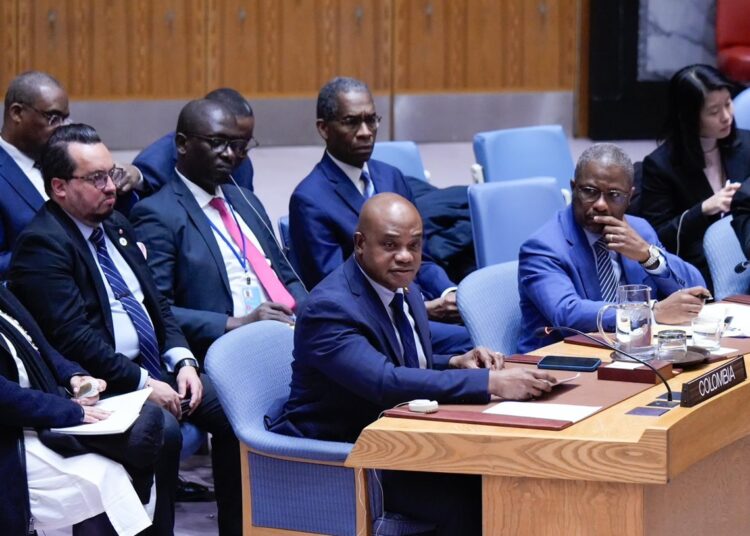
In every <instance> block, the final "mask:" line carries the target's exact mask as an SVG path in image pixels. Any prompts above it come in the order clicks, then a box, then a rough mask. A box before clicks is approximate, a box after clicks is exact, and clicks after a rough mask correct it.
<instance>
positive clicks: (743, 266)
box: [734, 261, 750, 274]
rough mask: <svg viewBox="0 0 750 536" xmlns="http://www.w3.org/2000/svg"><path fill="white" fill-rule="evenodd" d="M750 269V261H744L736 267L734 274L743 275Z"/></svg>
mask: <svg viewBox="0 0 750 536" xmlns="http://www.w3.org/2000/svg"><path fill="white" fill-rule="evenodd" d="M748 268H750V261H742V262H741V263H739V264H738V265H737V266H735V267H734V273H736V274H741V273H742V272H744V271H745V270H747V269H748Z"/></svg>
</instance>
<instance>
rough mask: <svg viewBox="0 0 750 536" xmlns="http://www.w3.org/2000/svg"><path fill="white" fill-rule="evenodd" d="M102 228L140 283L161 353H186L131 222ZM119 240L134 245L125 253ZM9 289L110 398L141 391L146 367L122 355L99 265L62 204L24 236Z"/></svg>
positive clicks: (118, 218)
mask: <svg viewBox="0 0 750 536" xmlns="http://www.w3.org/2000/svg"><path fill="white" fill-rule="evenodd" d="M103 227H104V232H105V233H106V234H107V236H108V237H109V238H110V240H111V241H112V243H113V244H114V245H115V247H117V249H118V251H119V252H120V254H122V256H123V258H124V259H125V260H126V262H127V263H128V264H129V265H130V267H131V268H132V270H133V272H134V273H135V275H136V277H137V278H138V281H139V282H140V285H141V289H142V291H143V295H144V305H145V307H146V310H147V311H148V314H149V316H150V317H151V321H152V322H153V324H154V328H155V331H156V337H157V341H158V342H159V348H160V350H161V352H162V353H164V352H165V351H166V350H168V349H170V348H174V347H179V346H181V347H186V348H187V341H186V340H185V337H184V336H183V335H182V332H180V328H179V327H178V326H177V323H176V321H175V319H174V317H173V316H172V312H171V311H170V309H169V303H168V302H167V300H166V299H165V298H164V296H162V295H161V293H160V292H159V291H158V290H157V288H156V285H155V284H154V280H153V278H152V277H151V272H150V271H149V269H148V265H147V264H146V261H145V259H144V258H143V255H142V254H141V251H140V249H139V248H138V246H137V243H136V238H135V234H134V233H133V230H132V228H131V227H130V224H129V223H128V221H127V220H126V219H125V218H124V217H123V216H122V215H121V214H119V213H117V212H114V213H113V214H112V216H110V217H109V218H107V219H106V220H105V221H104V223H103ZM120 238H124V239H125V240H126V241H127V245H125V246H123V245H122V244H121V243H120ZM9 282H10V288H11V290H12V291H13V292H14V293H15V294H16V296H18V298H19V299H20V300H21V302H22V303H23V304H24V305H25V306H26V307H27V308H28V310H29V311H30V312H31V314H32V315H34V318H35V319H36V320H37V322H38V323H39V325H40V326H41V328H42V330H43V331H44V333H45V335H46V336H47V339H48V340H49V341H50V343H52V345H54V347H55V348H57V349H58V350H59V351H60V352H61V353H62V354H64V355H66V356H70V357H72V358H75V360H76V361H77V362H79V363H81V364H82V365H83V366H84V367H86V369H88V370H89V371H90V372H91V373H92V374H94V375H95V376H96V377H98V378H103V379H105V380H106V381H107V383H108V391H110V392H115V393H117V392H128V391H132V390H134V389H136V388H137V386H138V384H139V382H140V378H141V372H140V367H139V366H138V365H137V364H136V363H135V362H133V361H130V359H128V358H127V357H125V356H124V355H122V354H119V353H117V352H115V348H114V345H115V341H114V331H113V326H112V313H111V310H110V308H109V300H108V298H107V291H106V289H105V286H104V282H103V281H102V278H101V276H100V274H99V270H98V268H97V264H96V260H95V259H94V256H93V254H92V253H91V251H90V250H89V247H88V244H87V243H86V241H85V240H84V238H83V236H82V235H81V233H80V231H79V230H78V228H77V227H76V225H75V223H74V222H73V220H72V219H71V218H70V217H69V216H68V215H67V214H66V213H65V212H64V211H63V210H62V209H61V208H60V207H59V206H58V205H57V204H56V203H55V202H53V201H48V202H47V203H45V205H44V207H42V209H41V210H40V211H39V213H38V214H37V215H36V216H35V217H34V219H33V220H31V222H30V223H29V224H28V225H27V227H26V229H25V230H24V231H23V233H21V235H20V236H19V237H18V241H17V243H16V247H15V249H14V251H13V258H12V260H11V269H10V277H9Z"/></svg>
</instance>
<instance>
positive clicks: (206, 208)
mask: <svg viewBox="0 0 750 536" xmlns="http://www.w3.org/2000/svg"><path fill="white" fill-rule="evenodd" d="M175 171H176V172H177V176H178V177H180V179H182V182H183V183H184V184H185V186H186V187H187V189H188V190H190V193H191V194H193V197H194V198H195V201H196V202H197V203H198V206H199V207H200V208H201V210H202V211H203V214H205V215H206V218H208V221H209V222H211V224H212V225H211V230H212V231H213V233H214V238H215V239H216V244H217V245H218V246H219V251H220V252H221V258H222V259H223V261H224V266H225V268H226V270H227V279H229V288H230V289H231V291H232V309H233V314H232V316H236V317H239V316H244V315H246V314H247V313H248V312H249V311H247V310H246V307H245V300H244V297H243V296H242V289H243V288H244V287H246V286H247V279H248V277H250V278H251V280H252V281H253V282H254V283H256V284H257V285H258V288H259V289H260V295H261V300H260V302H261V303H263V302H264V301H268V296H267V295H266V292H265V290H263V286H262V285H260V283H259V282H258V278H257V276H256V275H255V271H253V268H252V266H251V265H250V262H249V261H245V266H246V267H247V272H246V271H245V268H243V267H242V263H240V260H239V258H238V257H241V256H242V250H241V249H240V248H239V247H237V245H236V244H235V243H234V241H233V240H232V237H231V236H230V235H229V231H228V230H227V228H226V226H225V225H224V222H223V221H222V220H221V215H220V214H219V211H218V210H216V209H215V208H214V207H212V206H211V205H209V203H210V202H211V200H212V199H213V198H214V197H220V198H222V199H224V202H225V203H226V205H227V209H228V210H229V211H230V212H233V213H234V215H235V216H236V218H237V223H238V224H239V226H240V230H241V231H242V234H243V235H245V238H247V239H248V240H249V241H250V242H252V244H253V245H254V246H255V247H256V248H258V251H261V252H263V254H264V255H265V252H264V251H263V248H262V247H261V245H260V242H258V238H257V237H256V236H255V234H254V233H253V232H252V231H251V230H250V228H249V227H248V226H247V224H246V223H245V221H244V220H243V219H242V216H240V215H239V214H238V213H237V212H235V211H234V209H233V208H232V207H231V206H230V204H229V202H228V201H227V199H226V197H225V196H224V192H223V191H222V190H221V186H219V187H217V188H216V193H215V194H214V195H211V194H209V193H208V192H207V191H205V190H204V189H203V188H201V187H200V186H198V185H197V184H195V183H194V182H192V181H190V180H189V179H188V178H187V177H185V176H184V175H183V174H182V173H180V172H179V171H177V169H175ZM217 229H219V230H220V231H221V233H219V232H218V231H217ZM222 235H223V238H222ZM227 242H229V244H227ZM230 244H231V246H230ZM266 262H267V263H268V265H269V266H270V265H271V261H270V260H269V259H268V257H267V256H266Z"/></svg>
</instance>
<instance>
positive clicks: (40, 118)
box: [0, 71, 139, 279]
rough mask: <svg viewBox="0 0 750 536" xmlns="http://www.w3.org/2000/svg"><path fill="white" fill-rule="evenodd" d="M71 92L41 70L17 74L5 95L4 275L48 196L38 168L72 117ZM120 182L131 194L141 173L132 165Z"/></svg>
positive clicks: (0, 219)
mask: <svg viewBox="0 0 750 536" xmlns="http://www.w3.org/2000/svg"><path fill="white" fill-rule="evenodd" d="M69 114H70V111H69V109H68V95H67V93H66V92H65V89H63V87H62V86H61V85H60V83H59V82H58V81H57V80H55V79H54V78H52V77H51V76H50V75H48V74H46V73H42V72H38V71H30V72H27V73H23V74H21V75H19V76H17V77H16V78H14V79H13V80H12V81H11V83H10V85H9V86H8V90H7V92H6V93H5V108H4V113H3V127H2V130H0V279H4V278H5V276H6V275H7V272H8V265H9V263H10V252H11V250H12V249H13V244H14V243H15V241H16V238H17V237H18V234H19V233H20V232H21V231H22V230H23V229H24V227H25V226H26V224H28V223H29V221H30V220H31V218H33V217H34V214H36V212H37V210H39V208H41V206H42V204H43V203H44V202H45V201H46V200H47V193H46V192H45V191H44V185H43V181H42V175H41V173H40V172H39V169H38V168H36V167H35V165H34V164H35V162H36V161H37V160H38V158H39V154H40V152H41V149H42V147H43V146H44V144H45V143H46V141H47V139H48V138H49V137H50V135H51V134H52V133H53V132H54V131H55V129H57V128H58V127H59V126H61V125H63V124H65V123H66V122H67V121H68V117H69ZM126 167H127V171H128V172H127V173H126V174H125V175H123V177H122V180H121V182H120V183H119V184H118V185H117V186H118V191H120V192H121V193H123V194H125V193H128V192H130V190H131V189H132V188H133V186H134V185H135V184H136V183H137V182H138V180H139V175H138V172H137V170H136V169H135V168H134V167H133V166H126Z"/></svg>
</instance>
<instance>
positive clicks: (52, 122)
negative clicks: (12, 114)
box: [22, 103, 70, 127]
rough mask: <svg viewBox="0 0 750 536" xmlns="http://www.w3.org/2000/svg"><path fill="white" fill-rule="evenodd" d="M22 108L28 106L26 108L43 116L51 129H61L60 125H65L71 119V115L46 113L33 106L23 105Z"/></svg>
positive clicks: (53, 112)
mask: <svg viewBox="0 0 750 536" xmlns="http://www.w3.org/2000/svg"><path fill="white" fill-rule="evenodd" d="M22 106H26V108H30V109H32V110H34V111H35V112H36V113H38V114H39V115H41V116H42V117H44V118H45V119H46V120H47V124H48V125H49V126H51V127H59V126H60V125H64V124H66V123H67V122H68V119H69V118H70V114H64V113H61V112H55V111H51V112H45V111H44V110H40V109H39V108H35V107H34V106H32V105H31V104H26V103H22Z"/></svg>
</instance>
